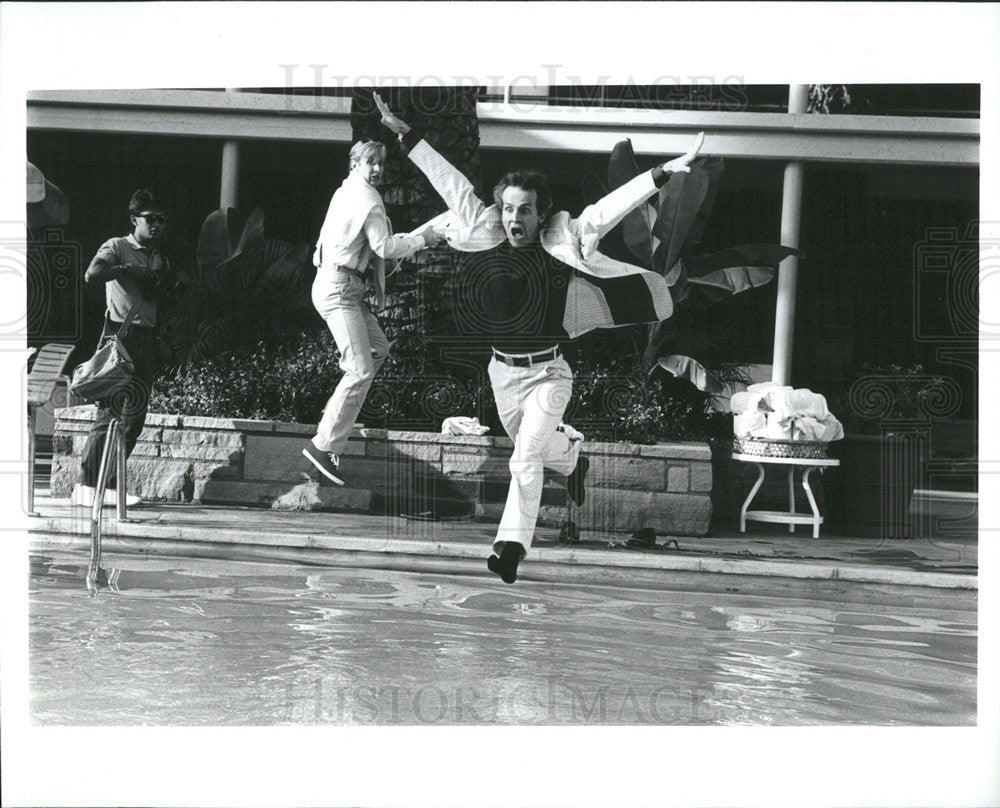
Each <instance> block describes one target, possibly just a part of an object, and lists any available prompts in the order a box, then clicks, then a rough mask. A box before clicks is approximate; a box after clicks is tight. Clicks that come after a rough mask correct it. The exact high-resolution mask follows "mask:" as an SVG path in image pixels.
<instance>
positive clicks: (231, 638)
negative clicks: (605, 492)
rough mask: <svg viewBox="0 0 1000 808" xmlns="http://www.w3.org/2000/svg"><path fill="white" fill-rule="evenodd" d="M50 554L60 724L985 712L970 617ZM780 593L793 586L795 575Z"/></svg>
mask: <svg viewBox="0 0 1000 808" xmlns="http://www.w3.org/2000/svg"><path fill="white" fill-rule="evenodd" d="M114 563H115V564H116V565H117V567H118V572H117V574H116V576H115V579H116V580H115V581H114V583H115V586H116V589H115V590H111V591H108V590H105V591H102V592H101V594H100V595H98V596H97V597H96V598H92V597H90V596H89V595H88V594H87V591H86V588H85V586H84V580H83V574H84V570H85V566H86V559H85V558H83V557H79V556H74V555H69V554H65V555H59V556H57V557H51V556H44V555H37V556H35V557H33V559H32V569H31V584H30V599H31V601H30V677H31V679H30V688H31V713H32V720H33V721H34V722H35V723H37V724H44V725H138V724H154V725H164V724H169V725H226V724H248V725H251V724H252V725H274V724H497V723H499V724H795V725H799V724H902V725H968V724H974V723H975V718H976V716H975V711H976V702H975V698H976V622H975V621H976V618H975V614H974V613H973V612H969V611H938V610H931V609H909V608H896V607H891V608H889V607H876V606H872V607H868V606H858V605H854V604H851V605H846V604H843V605H842V604H836V603H821V602H810V601H807V600H801V599H785V598H777V597H775V598H763V597H756V598H755V597H750V596H740V595H718V594H711V595H709V594H698V593H691V592H659V591H644V590H620V589H612V588H609V587H600V586H593V587H586V586H578V585H555V584H542V583H533V582H519V583H518V584H517V585H515V586H505V585H504V584H502V583H500V582H499V581H497V582H496V583H494V582H493V581H492V580H489V579H488V578H486V577H483V578H472V577H458V576H445V575H432V574H417V573H404V572H387V571H374V570H344V569H338V570H329V569H322V570H321V569H317V568H306V567H294V566H280V565H261V564H250V563H240V562H212V561H187V560H180V559H159V560H150V559H128V558H124V557H115V559H114ZM776 588H777V585H776Z"/></svg>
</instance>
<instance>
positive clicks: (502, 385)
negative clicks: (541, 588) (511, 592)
mask: <svg viewBox="0 0 1000 808" xmlns="http://www.w3.org/2000/svg"><path fill="white" fill-rule="evenodd" d="M489 373H490V383H491V384H492V385H493V396H494V398H495V399H496V404H497V412H498V413H499V415H500V421H501V422H502V423H503V428H504V429H505V430H506V432H507V434H508V435H509V436H510V438H511V440H513V441H514V454H512V455H511V458H510V474H511V480H510V489H509V490H508V491H507V504H506V505H505V506H504V510H503V516H502V517H501V518H500V527H499V528H498V529H497V537H496V539H495V540H494V542H493V550H494V552H496V553H497V554H499V553H500V551H501V550H503V547H504V544H505V543H506V542H508V541H514V542H517V543H518V544H521V545H522V546H523V547H524V550H525V553H527V552H528V550H529V549H530V548H531V542H532V540H533V539H534V536H535V523H536V522H537V521H538V507H539V505H540V504H541V501H542V482H543V477H544V469H546V468H547V469H551V470H552V471H554V472H556V473H558V474H565V475H568V474H570V473H571V472H572V471H573V469H574V468H576V460H577V457H578V456H579V454H580V441H571V440H570V439H569V438H568V437H566V433H565V432H563V431H561V430H560V431H557V430H556V427H558V426H559V424H560V423H561V422H562V417H563V413H564V412H565V411H566V406H567V405H568V404H569V399H570V396H571V395H572V392H573V374H572V372H571V371H570V369H569V365H568V364H567V362H566V360H565V359H563V358H562V357H559V358H558V359H552V360H550V361H548V362H542V363H541V364H537V365H532V366H531V367H511V366H510V365H506V364H504V363H502V362H498V361H497V360H496V359H495V358H494V359H492V360H491V361H490V366H489Z"/></svg>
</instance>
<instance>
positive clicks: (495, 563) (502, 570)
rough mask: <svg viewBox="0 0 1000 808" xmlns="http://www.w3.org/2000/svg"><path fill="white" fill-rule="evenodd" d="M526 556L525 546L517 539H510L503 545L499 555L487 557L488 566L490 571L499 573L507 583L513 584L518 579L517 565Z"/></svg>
mask: <svg viewBox="0 0 1000 808" xmlns="http://www.w3.org/2000/svg"><path fill="white" fill-rule="evenodd" d="M523 557H524V547H523V546H522V545H520V544H518V543H517V542H516V541H509V542H507V543H506V544H504V546H503V550H501V551H500V555H499V556H495V555H491V556H490V557H489V558H487V559H486V566H487V567H488V568H489V571H490V572H493V573H496V574H497V575H499V576H500V577H501V578H502V579H503V582H504V583H505V584H512V583H514V581H516V580H517V565H518V564H520V563H521V559H522V558H523Z"/></svg>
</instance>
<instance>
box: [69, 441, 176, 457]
mask: <svg viewBox="0 0 1000 808" xmlns="http://www.w3.org/2000/svg"><path fill="white" fill-rule="evenodd" d="M81 454H83V452H82V451H81ZM159 454H160V444H158V443H143V442H142V441H139V442H138V443H136V445H135V448H134V449H132V454H131V455H130V457H158V456H159Z"/></svg>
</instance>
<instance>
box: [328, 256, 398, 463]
mask: <svg viewBox="0 0 1000 808" xmlns="http://www.w3.org/2000/svg"><path fill="white" fill-rule="evenodd" d="M364 298H365V282H364V279H363V278H361V277H360V276H359V275H358V274H357V273H355V272H342V271H334V272H331V271H330V270H323V269H320V270H319V271H318V272H317V273H316V280H315V281H314V282H313V286H312V302H313V306H315V307H316V311H318V312H319V313H320V316H321V317H322V318H323V319H324V320H326V324H327V326H328V327H329V328H330V333H332V334H333V339H334V341H335V342H336V343H337V348H338V349H339V350H340V368H341V370H343V371H344V375H343V377H342V378H341V380H340V383H339V384H338V385H337V388H336V389H335V390H334V391H333V395H332V396H330V400H329V401H328V402H327V403H326V408H325V409H324V410H323V418H322V420H321V421H320V422H319V426H318V427H317V429H316V437H314V438H313V444H314V445H315V446H316V448H317V449H320V450H321V451H324V452H335V453H336V454H340V453H341V452H343V450H344V447H345V446H346V445H347V439H348V438H349V437H350V435H351V430H352V429H353V428H354V422H355V421H356V420H357V417H358V413H360V412H361V407H362V406H363V405H364V403H365V397H366V396H367V395H368V390H369V388H370V387H371V385H372V379H374V378H375V374H376V373H378V370H379V368H380V367H382V363H383V362H384V361H385V358H386V357H387V356H388V355H389V342H388V340H387V339H386V338H385V334H384V333H383V332H382V329H381V327H380V326H379V324H378V320H377V319H375V315H374V314H372V313H371V310H370V309H369V308H368V306H367V304H366V303H365V302H364Z"/></svg>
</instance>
